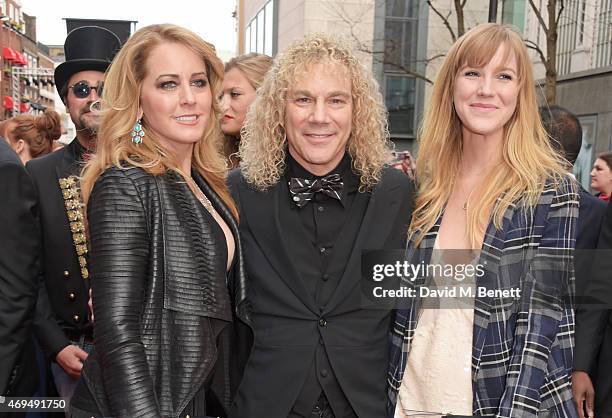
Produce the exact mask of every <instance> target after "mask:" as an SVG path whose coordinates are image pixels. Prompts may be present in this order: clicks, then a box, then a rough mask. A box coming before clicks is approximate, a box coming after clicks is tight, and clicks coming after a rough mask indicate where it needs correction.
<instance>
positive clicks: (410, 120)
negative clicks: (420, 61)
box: [385, 75, 416, 135]
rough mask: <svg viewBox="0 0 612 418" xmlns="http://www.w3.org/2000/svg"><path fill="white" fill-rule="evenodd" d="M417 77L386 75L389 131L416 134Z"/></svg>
mask: <svg viewBox="0 0 612 418" xmlns="http://www.w3.org/2000/svg"><path fill="white" fill-rule="evenodd" d="M415 87H416V83H415V79H414V77H407V76H402V75H396V76H395V75H387V76H385V92H386V94H385V105H386V106H387V110H388V112H389V131H390V132H392V133H393V134H395V135H397V134H400V135H401V134H404V135H406V134H408V135H413V134H414V107H415V106H414V105H415V90H416V89H415Z"/></svg>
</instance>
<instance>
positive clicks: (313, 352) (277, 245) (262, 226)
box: [229, 34, 414, 418]
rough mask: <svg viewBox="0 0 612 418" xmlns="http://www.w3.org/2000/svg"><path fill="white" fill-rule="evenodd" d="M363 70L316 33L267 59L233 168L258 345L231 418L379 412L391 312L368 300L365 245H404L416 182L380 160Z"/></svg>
mask: <svg viewBox="0 0 612 418" xmlns="http://www.w3.org/2000/svg"><path fill="white" fill-rule="evenodd" d="M386 116H387V115H386V110H385V107H384V105H383V101H382V96H381V94H380V92H379V90H378V86H377V84H376V82H375V81H374V78H373V77H372V74H371V72H370V71H369V70H366V69H365V68H364V67H363V66H362V65H361V64H360V63H359V62H358V60H357V58H356V57H355V55H354V54H353V53H352V51H351V50H350V49H349V48H348V47H347V46H345V45H344V44H343V43H342V42H341V41H338V40H335V39H333V38H330V37H329V36H327V35H320V34H315V35H311V36H308V37H306V38H304V39H302V40H299V41H297V42H295V43H294V44H293V45H292V46H290V47H289V49H288V50H287V51H286V52H285V53H283V54H282V55H280V56H279V57H277V58H276V60H275V62H274V64H273V67H272V69H271V70H270V72H269V73H268V74H267V76H266V78H265V80H264V82H263V84H262V86H261V87H260V89H259V90H258V95H257V99H256V100H255V102H254V104H253V106H252V108H251V110H250V112H249V114H248V116H247V119H246V122H245V127H244V128H243V132H242V137H241V143H240V151H239V155H240V158H241V161H242V162H241V168H240V171H235V172H233V173H232V174H231V175H230V178H229V181H230V187H231V189H232V192H233V196H234V199H235V200H236V203H237V204H238V208H239V212H240V217H241V224H240V232H241V236H242V245H243V248H244V253H245V264H246V266H245V267H246V271H247V275H248V285H247V297H248V299H249V302H250V305H251V309H252V310H251V320H252V327H253V330H254V344H253V349H252V352H251V355H250V358H249V361H248V363H247V365H246V369H245V374H244V378H243V381H242V384H241V385H240V387H239V389H238V394H237V396H236V398H235V402H234V405H233V408H232V412H231V414H230V415H231V416H232V417H264V416H265V417H272V418H276V417H278V418H280V417H283V418H284V417H287V416H288V417H326V418H327V417H338V418H339V417H369V418H377V417H384V416H385V414H386V395H385V381H386V368H387V359H388V349H389V347H388V333H389V327H390V324H391V322H390V316H391V313H390V310H389V309H365V308H363V307H362V298H361V296H362V295H361V286H360V280H361V255H362V251H363V250H365V249H367V250H381V249H401V248H403V247H404V245H405V242H406V233H407V229H408V224H409V222H410V217H411V213H412V195H413V191H414V187H413V184H412V182H411V181H410V180H409V179H408V177H406V176H405V175H404V174H403V173H401V172H400V171H398V170H395V169H393V168H390V167H388V166H387V162H388V161H389V157H390V151H391V150H390V147H389V144H390V143H389V140H388V129H387V122H386V120H387V119H386Z"/></svg>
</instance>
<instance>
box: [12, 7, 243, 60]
mask: <svg viewBox="0 0 612 418" xmlns="http://www.w3.org/2000/svg"><path fill="white" fill-rule="evenodd" d="M235 3H236V2H235V0H164V1H160V0H155V1H150V0H149V1H133V0H98V1H92V0H57V1H49V0H21V4H22V11H23V12H25V13H27V14H28V15H32V16H36V36H37V38H38V39H37V40H38V41H39V42H42V43H43V44H47V45H62V44H63V43H64V40H65V39H66V22H65V21H64V20H63V18H65V17H68V18H80V19H117V20H137V21H138V23H137V24H136V29H139V28H142V27H143V26H146V25H150V24H153V23H174V24H177V25H180V26H184V27H186V28H188V29H191V30H192V31H194V32H196V33H197V34H199V35H200V36H201V37H202V38H204V39H205V40H207V41H208V42H211V43H212V44H214V45H215V47H216V49H217V51H219V52H221V51H230V52H232V53H233V52H235V49H236V31H235V28H236V21H235V19H234V18H232V12H233V11H234V8H235Z"/></svg>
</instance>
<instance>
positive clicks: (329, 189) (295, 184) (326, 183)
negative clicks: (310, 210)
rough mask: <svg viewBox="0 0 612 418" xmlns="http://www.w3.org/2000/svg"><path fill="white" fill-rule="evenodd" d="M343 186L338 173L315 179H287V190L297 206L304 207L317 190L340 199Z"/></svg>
mask: <svg viewBox="0 0 612 418" xmlns="http://www.w3.org/2000/svg"><path fill="white" fill-rule="evenodd" d="M343 187H344V183H343V182H342V177H340V174H330V175H328V176H325V177H321V178H320V179H316V180H308V179H300V178H297V177H291V180H289V192H290V193H291V198H292V199H293V201H294V202H295V204H296V205H297V207H298V208H301V207H304V206H305V205H306V204H307V203H308V202H310V201H311V200H312V198H313V197H314V195H315V193H318V192H321V193H323V194H326V195H327V196H329V197H331V198H333V199H338V200H340V195H341V194H342V188H343Z"/></svg>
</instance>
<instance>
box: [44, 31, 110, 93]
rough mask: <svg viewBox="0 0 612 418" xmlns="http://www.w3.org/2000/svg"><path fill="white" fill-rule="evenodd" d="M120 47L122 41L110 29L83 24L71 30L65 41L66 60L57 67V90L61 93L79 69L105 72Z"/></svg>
mask: <svg viewBox="0 0 612 418" xmlns="http://www.w3.org/2000/svg"><path fill="white" fill-rule="evenodd" d="M120 48H121V41H119V38H118V37H117V35H115V34H114V33H112V32H111V31H109V30H108V29H105V28H101V27H99V26H82V27H80V28H76V29H74V30H72V31H70V33H69V34H68V36H67V37H66V42H64V54H65V56H66V61H65V62H63V63H61V64H60V65H59V66H58V67H57V68H56V69H55V86H56V87H57V91H59V92H60V95H61V93H62V90H63V89H64V86H65V85H66V83H68V80H69V79H70V77H72V75H73V74H75V73H78V72H79V71H88V70H93V71H101V72H105V71H106V69H107V68H108V66H109V65H110V63H111V61H112V60H113V57H114V56H115V54H116V53H117V51H119V49H120ZM62 99H63V98H62Z"/></svg>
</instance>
